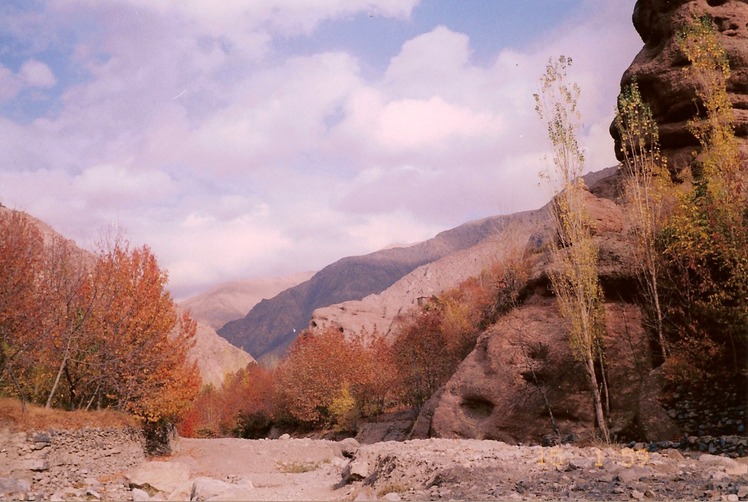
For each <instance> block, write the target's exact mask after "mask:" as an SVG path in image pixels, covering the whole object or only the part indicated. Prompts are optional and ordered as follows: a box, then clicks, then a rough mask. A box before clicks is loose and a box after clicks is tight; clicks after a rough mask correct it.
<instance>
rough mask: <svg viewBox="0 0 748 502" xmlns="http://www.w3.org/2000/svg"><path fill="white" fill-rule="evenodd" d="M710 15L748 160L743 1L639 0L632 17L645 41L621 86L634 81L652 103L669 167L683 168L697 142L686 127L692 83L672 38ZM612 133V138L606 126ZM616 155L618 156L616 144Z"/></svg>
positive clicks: (747, 23)
mask: <svg viewBox="0 0 748 502" xmlns="http://www.w3.org/2000/svg"><path fill="white" fill-rule="evenodd" d="M704 14H708V15H710V16H711V17H712V18H713V19H714V20H715V23H716V26H717V30H718V37H719V41H720V42H721V43H722V45H723V46H724V47H725V49H726V51H727V55H728V57H729V59H730V67H731V77H730V79H729V80H728V92H729V94H730V99H731V101H732V105H733V107H734V111H735V124H734V125H735V132H736V135H737V136H738V137H740V138H742V140H743V141H742V145H741V148H742V154H743V158H744V159H746V160H747V161H748V1H746V0H639V1H638V2H637V3H636V7H635V8H634V15H633V22H634V26H635V27H636V30H637V31H638V32H639V35H640V36H641V38H642V41H643V42H644V47H643V48H642V50H641V51H640V52H639V54H638V55H637V56H636V58H634V61H633V62H632V63H631V66H630V67H629V68H628V69H627V70H626V72H625V73H624V74H623V77H622V79H621V88H622V89H623V88H625V87H626V86H628V85H629V84H631V83H632V82H633V81H634V79H636V81H637V82H638V83H639V87H640V90H641V93H642V98H643V99H644V101H645V102H646V103H648V104H649V106H650V107H651V108H652V112H653V114H654V118H655V120H656V121H657V124H658V126H659V129H660V142H661V147H662V152H663V153H664V154H665V155H666V156H667V158H668V165H669V167H670V169H671V171H673V172H680V171H681V170H682V169H684V168H686V167H688V166H689V165H690V163H691V160H692V157H693V155H692V152H693V151H694V149H696V147H698V142H697V140H696V138H694V136H693V135H692V134H691V133H690V132H689V131H688V120H689V119H691V118H692V117H693V116H694V114H695V112H696V104H695V99H696V82H695V81H694V80H693V79H692V78H690V77H689V74H688V72H685V71H684V67H685V66H686V65H687V64H688V61H687V59H686V58H685V56H684V55H683V54H682V53H681V52H680V50H679V49H678V47H677V43H676V39H675V36H676V33H677V32H678V31H679V30H680V29H681V28H682V27H683V26H685V25H686V24H687V23H689V22H691V21H692V20H693V19H694V17H695V16H701V15H704ZM611 132H612V134H613V137H614V138H615V137H617V134H616V132H615V127H614V126H611ZM616 154H617V155H619V159H621V157H620V152H619V151H618V147H616Z"/></svg>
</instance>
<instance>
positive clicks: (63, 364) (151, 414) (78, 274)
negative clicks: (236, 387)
mask: <svg viewBox="0 0 748 502" xmlns="http://www.w3.org/2000/svg"><path fill="white" fill-rule="evenodd" d="M0 270H1V271H0V393H2V394H3V395H8V396H16V397H19V398H21V400H22V401H31V402H35V403H38V404H42V405H45V406H46V407H48V408H49V407H53V406H54V407H58V408H63V409H67V410H74V409H104V408H113V409H116V410H120V411H125V412H127V413H129V414H131V415H134V416H136V417H138V418H140V419H142V420H143V421H144V422H150V423H157V422H164V421H166V422H174V421H176V420H178V419H179V417H180V416H181V414H182V413H183V412H184V411H186V410H187V409H188V408H189V407H190V405H191V401H192V399H193V397H194V396H195V394H196V392H197V390H198V389H199V386H200V379H199V374H198V371H197V368H196V367H195V366H194V365H192V364H188V363H187V351H188V350H189V349H190V347H191V346H192V343H193V338H194V335H195V322H194V321H193V320H192V319H191V318H190V317H189V316H188V315H181V316H178V315H177V311H176V308H175V305H174V302H173V301H172V299H171V297H170V295H169V293H168V292H167V291H166V290H165V287H166V282H167V276H166V274H165V273H164V272H163V271H162V270H161V269H160V268H159V266H158V263H157V261H156V258H155V256H154V255H153V253H152V252H151V251H150V249H149V248H148V247H146V246H144V247H142V248H135V249H131V248H130V247H129V245H128V244H127V243H126V242H124V241H123V240H121V239H117V240H115V241H114V242H113V243H112V244H110V245H108V246H106V247H103V248H102V249H101V250H100V251H99V252H98V253H97V254H96V255H91V254H88V253H85V252H83V251H81V250H80V249H78V248H77V247H75V246H74V245H73V244H72V243H71V242H69V241H66V240H64V239H62V238H60V237H57V236H47V237H46V241H45V238H44V237H43V236H42V234H41V233H40V231H39V229H38V228H37V227H36V225H35V224H34V223H33V222H32V221H31V220H30V218H28V217H27V216H26V215H24V214H23V213H20V212H16V211H3V212H2V213H0Z"/></svg>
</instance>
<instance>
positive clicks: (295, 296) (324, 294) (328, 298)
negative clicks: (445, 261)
mask: <svg viewBox="0 0 748 502" xmlns="http://www.w3.org/2000/svg"><path fill="white" fill-rule="evenodd" d="M510 221H511V218H510V217H506V216H496V217H491V218H486V219H483V220H478V221H473V222H469V223H465V224H463V225H460V226H459V227H457V228H454V229H452V230H447V231H444V232H442V233H440V234H438V235H437V236H436V237H434V238H432V239H429V240H427V241H424V242H422V243H419V244H415V245H412V246H408V247H400V248H390V249H385V250H382V251H377V252H374V253H371V254H368V255H364V256H353V257H347V258H343V259H341V260H339V261H337V262H335V263H333V264H331V265H328V266H327V267H325V268H324V269H322V270H320V271H319V272H317V273H316V274H314V276H312V278H311V279H309V280H308V281H306V282H303V283H301V284H299V285H298V286H295V287H293V288H290V289H287V290H286V291H283V292H282V293H280V294H279V295H277V296H275V297H274V298H272V299H270V300H263V301H261V302H260V303H258V304H257V305H255V306H254V307H253V308H252V310H250V312H249V313H248V314H247V315H246V316H245V317H244V318H243V319H239V320H236V321H232V322H229V323H227V324H226V325H225V326H224V327H222V328H221V329H219V330H218V334H219V335H220V336H222V337H224V338H225V339H226V340H228V341H229V342H231V343H232V344H234V345H236V346H237V347H241V348H242V349H244V350H246V351H247V352H249V353H250V354H252V355H253V356H254V357H255V358H257V359H260V360H262V359H269V358H271V357H272V356H274V355H282V354H283V352H284V351H285V349H286V348H287V347H288V346H289V345H290V344H291V342H293V340H294V339H295V338H296V334H297V333H298V332H300V331H301V330H303V329H304V328H306V327H307V325H308V324H309V320H310V319H311V317H312V313H313V312H314V310H316V309H318V308H321V307H326V306H329V305H334V304H337V303H341V302H345V301H350V300H361V299H362V298H364V297H365V296H368V295H371V294H376V293H380V292H382V291H384V290H385V289H387V288H388V287H390V286H391V285H392V284H394V283H395V282H396V281H397V280H399V279H400V278H402V277H403V276H405V275H406V274H408V273H410V272H412V271H413V270H415V269H416V268H417V267H419V266H421V265H424V264H427V263H431V262H434V261H436V260H438V259H440V258H443V257H445V256H448V255H450V254H453V253H455V252H458V251H460V250H463V249H467V248H470V247H472V246H475V245H476V244H478V243H480V242H482V241H484V240H486V239H489V238H491V237H493V236H496V235H498V234H500V233H501V232H502V230H503V229H504V228H505V227H506V226H507V224H508V223H509V222H510Z"/></svg>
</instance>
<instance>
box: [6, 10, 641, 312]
mask: <svg viewBox="0 0 748 502" xmlns="http://www.w3.org/2000/svg"><path fill="white" fill-rule="evenodd" d="M634 3H635V1H634V0H532V1H529V0H459V1H458V0H220V1H218V0H216V1H210V2H209V1H204V0H54V1H52V0H50V1H37V0H3V1H2V2H1V3H0V203H2V204H3V205H5V206H6V207H9V208H12V209H19V210H23V211H26V212H28V213H30V214H31V215H33V216H35V217H37V218H40V219H42V220H43V221H45V222H46V223H48V224H50V225H51V226H52V227H53V228H54V229H55V230H57V231H58V232H60V233H61V234H63V235H64V236H65V237H68V238H71V239H74V240H75V241H76V242H77V243H78V244H79V245H81V246H83V247H86V248H89V249H93V248H94V247H95V244H96V242H97V241H99V240H100V239H101V237H102V235H104V234H105V233H106V232H107V231H108V230H107V229H111V228H112V227H113V226H117V227H119V228H124V229H125V232H126V235H127V237H128V238H129V240H130V241H131V242H132V244H133V245H136V246H140V245H145V244H147V245H148V246H150V247H151V249H152V250H153V251H154V253H155V254H156V255H157V257H158V259H159V263H160V265H161V266H162V267H163V268H164V269H166V270H167V271H168V274H169V287H170V289H171V290H172V292H173V294H174V296H175V297H176V298H178V299H182V298H185V297H187V296H189V295H192V294H196V293H199V292H201V291H204V290H205V289H208V288H209V287H211V286H214V285H216V284H219V283H222V282H227V281H233V280H240V279H250V278H257V277H271V276H281V275H286V274H290V273H295V272H301V271H312V270H319V269H320V268H322V267H324V266H326V265H328V264H330V263H332V262H334V261H335V260H338V259H340V258H342V257H345V256H351V255H359V254H366V253H370V252H373V251H376V250H379V249H382V248H384V247H387V246H392V245H398V244H406V243H413V242H418V241H422V240H425V239H427V238H430V237H432V236H434V235H436V234H437V233H438V232H440V231H443V230H446V229H449V228H453V227H455V226H457V225H460V224H461V223H464V222H466V221H470V220H474V219H478V218H483V217H486V216H492V215H497V214H504V213H511V212H516V211H523V210H527V209H535V208H538V207H541V206H542V205H543V204H544V203H545V202H546V201H547V200H548V199H549V190H548V187H545V186H543V183H542V182H541V179H540V177H539V173H540V172H542V171H545V170H547V168H548V165H549V160H548V156H549V155H550V147H549V143H548V140H547V138H546V136H545V126H544V124H543V123H542V121H541V120H540V119H539V118H538V117H537V115H536V113H535V110H534V101H533V96H532V95H533V93H535V92H538V90H539V87H540V83H539V78H540V76H541V74H542V73H543V72H544V69H545V65H546V64H547V62H548V60H549V58H551V57H553V58H556V57H558V56H559V55H561V54H564V55H567V56H569V57H571V58H572V59H573V65H572V68H571V70H570V72H569V74H570V78H571V79H572V80H574V81H576V82H577V83H578V84H579V86H580V88H581V97H580V100H579V106H580V109H581V113H582V122H583V124H584V127H583V130H582V132H581V137H580V138H579V139H580V143H581V144H582V146H583V148H584V149H585V155H586V170H598V169H602V168H605V167H609V166H611V165H615V163H616V161H615V155H614V152H613V142H612V140H611V139H610V137H609V134H608V126H609V124H610V122H611V120H612V118H613V110H614V107H615V102H616V96H617V94H618V91H619V83H620V77H621V75H622V73H623V71H624V70H625V69H626V68H627V67H628V65H629V64H630V63H631V61H632V60H633V58H634V56H635V55H636V54H637V52H638V51H639V50H640V49H641V47H642V45H643V44H642V42H641V40H640V39H639V37H638V35H637V34H636V31H635V30H634V28H633V25H632V23H631V14H632V12H633V8H634Z"/></svg>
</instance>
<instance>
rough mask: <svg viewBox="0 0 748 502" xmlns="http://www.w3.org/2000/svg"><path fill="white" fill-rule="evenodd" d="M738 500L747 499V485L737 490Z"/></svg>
mask: <svg viewBox="0 0 748 502" xmlns="http://www.w3.org/2000/svg"><path fill="white" fill-rule="evenodd" d="M738 498H740V499H744V498H748V485H741V486H740V487H739V488H738Z"/></svg>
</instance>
